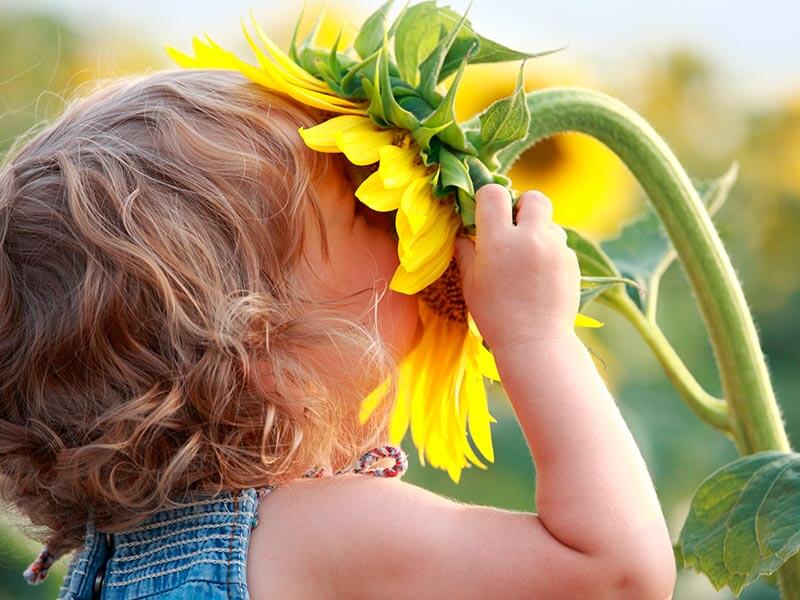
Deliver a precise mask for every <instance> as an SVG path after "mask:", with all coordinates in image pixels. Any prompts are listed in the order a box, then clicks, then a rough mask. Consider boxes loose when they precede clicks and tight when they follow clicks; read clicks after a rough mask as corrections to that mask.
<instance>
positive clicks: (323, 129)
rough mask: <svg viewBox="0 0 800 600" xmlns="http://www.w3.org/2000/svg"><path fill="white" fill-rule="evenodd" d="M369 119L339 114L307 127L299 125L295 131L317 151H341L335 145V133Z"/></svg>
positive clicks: (307, 144)
mask: <svg viewBox="0 0 800 600" xmlns="http://www.w3.org/2000/svg"><path fill="white" fill-rule="evenodd" d="M369 120H370V119H369V117H362V116H359V115H341V116H338V117H333V118H332V119H328V120H327V121H323V122H322V123H320V124H319V125H314V126H313V127H309V128H308V129H306V128H304V127H300V128H299V129H298V130H297V131H298V133H299V134H300V137H302V138H303V141H304V142H305V144H306V146H308V147H309V148H311V149H312V150H316V151H317V152H341V151H340V150H339V146H337V145H336V134H337V133H339V132H340V131H344V130H346V129H349V128H351V127H354V126H356V125H361V124H362V123H363V122H364V121H369Z"/></svg>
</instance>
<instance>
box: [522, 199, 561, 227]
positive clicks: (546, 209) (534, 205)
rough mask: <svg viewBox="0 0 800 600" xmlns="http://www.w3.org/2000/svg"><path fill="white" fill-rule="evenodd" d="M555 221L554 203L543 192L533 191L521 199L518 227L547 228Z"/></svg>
mask: <svg viewBox="0 0 800 600" xmlns="http://www.w3.org/2000/svg"><path fill="white" fill-rule="evenodd" d="M552 220H553V203H552V202H550V198H548V197H547V196H545V195H544V194H543V193H542V192H538V191H535V190H531V191H528V192H525V193H524V194H522V196H520V197H519V202H518V204H517V226H522V227H528V226H533V227H537V228H539V227H541V228H545V227H548V226H549V225H550V223H551V222H552Z"/></svg>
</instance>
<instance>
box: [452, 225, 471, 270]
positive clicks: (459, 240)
mask: <svg viewBox="0 0 800 600" xmlns="http://www.w3.org/2000/svg"><path fill="white" fill-rule="evenodd" d="M453 254H455V257H456V261H457V262H458V269H459V271H461V274H462V275H463V274H464V273H467V272H469V271H471V269H472V262H473V261H474V260H475V242H473V241H472V240H471V239H470V238H469V237H467V236H466V235H464V234H463V233H459V234H458V235H457V236H456V241H455V249H454V251H453Z"/></svg>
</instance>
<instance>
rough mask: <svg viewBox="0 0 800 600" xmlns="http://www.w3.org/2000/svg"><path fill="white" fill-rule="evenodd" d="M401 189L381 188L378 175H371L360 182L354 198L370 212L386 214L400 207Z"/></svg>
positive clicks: (381, 184) (381, 183)
mask: <svg viewBox="0 0 800 600" xmlns="http://www.w3.org/2000/svg"><path fill="white" fill-rule="evenodd" d="M402 192H403V190H401V189H396V188H395V189H386V188H385V187H383V182H382V181H381V178H380V175H378V173H377V172H375V173H373V174H372V175H370V176H369V177H367V178H366V179H365V180H364V181H362V182H361V185H359V186H358V188H357V189H356V192H355V194H356V198H358V199H359V200H361V202H363V203H364V204H366V205H367V206H369V207H370V208H371V209H372V210H377V211H379V212H386V211H390V210H395V209H397V208H398V207H399V206H400V196H402Z"/></svg>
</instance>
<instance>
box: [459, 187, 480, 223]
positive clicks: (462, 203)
mask: <svg viewBox="0 0 800 600" xmlns="http://www.w3.org/2000/svg"><path fill="white" fill-rule="evenodd" d="M456 197H457V198H458V201H457V202H456V206H458V213H459V215H461V221H462V223H464V226H465V227H473V226H474V225H475V196H474V195H472V194H468V193H467V192H465V191H464V190H462V189H459V190H458V192H457V194H456Z"/></svg>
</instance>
